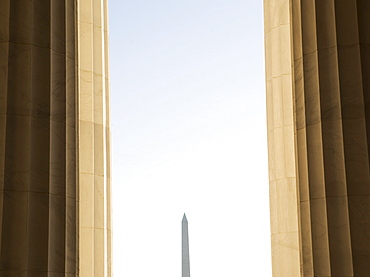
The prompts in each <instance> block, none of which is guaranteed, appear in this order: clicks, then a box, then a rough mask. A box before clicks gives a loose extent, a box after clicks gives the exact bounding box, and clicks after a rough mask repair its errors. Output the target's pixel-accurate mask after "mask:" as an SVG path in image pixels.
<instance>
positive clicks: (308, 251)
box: [291, 0, 314, 276]
mask: <svg viewBox="0 0 370 277" xmlns="http://www.w3.org/2000/svg"><path fill="white" fill-rule="evenodd" d="M291 20H292V28H293V55H294V89H293V94H294V99H295V103H294V104H295V125H296V149H297V150H296V159H297V176H298V184H299V204H300V239H301V247H300V252H301V268H302V269H301V270H302V275H303V276H313V274H314V270H313V250H312V231H311V213H310V206H311V205H310V194H309V178H308V161H307V139H306V136H307V134H306V116H305V112H306V109H305V94H304V93H305V92H304V73H303V46H302V15H301V1H300V0H293V1H292V19H291Z"/></svg>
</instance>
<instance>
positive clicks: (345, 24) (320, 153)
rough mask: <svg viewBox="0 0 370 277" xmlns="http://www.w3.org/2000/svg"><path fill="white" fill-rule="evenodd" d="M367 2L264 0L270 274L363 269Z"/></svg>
mask: <svg viewBox="0 0 370 277" xmlns="http://www.w3.org/2000/svg"><path fill="white" fill-rule="evenodd" d="M369 4H370V3H369V2H368V1H366V0H357V1H356V0H348V1H334V0H328V1H315V0H305V1H303V0H292V1H288V0H265V45H266V86H267V114H268V142H269V175H270V206H271V234H272V241H271V242H272V262H273V275H274V276H290V275H291V276H293V275H294V276H370V265H369V263H368V261H369V260H370V235H369V234H370V173H369V172H370V171H369V141H370V79H369V76H370V49H369V42H370V24H369V18H370V17H369V16H370V5H369Z"/></svg>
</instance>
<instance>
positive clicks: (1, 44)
mask: <svg viewBox="0 0 370 277" xmlns="http://www.w3.org/2000/svg"><path fill="white" fill-rule="evenodd" d="M75 11H76V7H75V2H74V1H65V2H64V1H57V0H51V1H28V0H27V1H25V0H17V1H11V0H2V1H0V20H1V22H0V134H1V135H0V161H1V162H0V180H1V181H0V199H1V200H0V230H1V231H0V275H1V276H49V275H51V274H63V276H64V275H65V274H69V275H70V276H76V275H77V274H78V264H77V262H78V255H77V240H76V234H77V228H78V216H77V190H78V182H77V174H76V173H77V171H76V157H77V156H76V153H77V151H76V150H77V147H76V146H77V144H76V142H77V141H76V111H77V110H76V78H75V73H76V71H75V62H76V55H75V54H76V52H75V49H76V44H75V42H76V40H75V38H76V30H75V26H76V24H75ZM53 276H54V275H53Z"/></svg>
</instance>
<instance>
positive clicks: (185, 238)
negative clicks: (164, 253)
mask: <svg viewBox="0 0 370 277" xmlns="http://www.w3.org/2000/svg"><path fill="white" fill-rule="evenodd" d="M181 229H182V240H181V242H182V277H190V259H189V230H188V220H187V218H186V215H185V214H184V216H183V218H182V222H181Z"/></svg>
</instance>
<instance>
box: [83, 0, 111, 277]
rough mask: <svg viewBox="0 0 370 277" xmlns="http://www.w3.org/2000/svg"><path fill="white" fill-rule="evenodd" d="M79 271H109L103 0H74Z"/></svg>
mask: <svg viewBox="0 0 370 277" xmlns="http://www.w3.org/2000/svg"><path fill="white" fill-rule="evenodd" d="M78 5H79V6H78V35H79V44H78V45H79V55H78V57H79V59H78V61H79V64H78V75H79V149H80V151H79V161H80V162H79V180H80V190H79V191H80V198H79V199H80V201H81V202H80V210H79V215H80V229H79V232H80V233H79V244H80V275H81V276H82V277H85V276H86V277H90V276H110V275H111V219H110V152H109V151H110V137H109V80H108V78H109V72H108V35H107V31H108V26H107V24H108V19H107V1H105V0H81V1H78Z"/></svg>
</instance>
